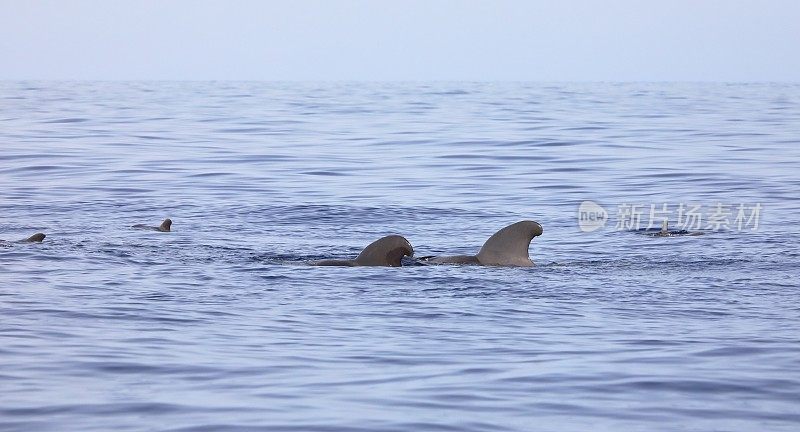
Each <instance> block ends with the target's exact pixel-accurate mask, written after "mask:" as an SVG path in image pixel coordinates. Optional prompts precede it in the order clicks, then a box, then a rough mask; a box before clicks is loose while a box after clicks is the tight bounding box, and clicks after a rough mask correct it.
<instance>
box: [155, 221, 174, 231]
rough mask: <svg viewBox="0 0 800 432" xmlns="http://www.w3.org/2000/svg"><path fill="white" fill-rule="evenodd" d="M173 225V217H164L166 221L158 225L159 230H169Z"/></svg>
mask: <svg viewBox="0 0 800 432" xmlns="http://www.w3.org/2000/svg"><path fill="white" fill-rule="evenodd" d="M171 226H172V219H169V218H168V219H164V222H161V226H159V227H158V230H159V231H169V227H171Z"/></svg>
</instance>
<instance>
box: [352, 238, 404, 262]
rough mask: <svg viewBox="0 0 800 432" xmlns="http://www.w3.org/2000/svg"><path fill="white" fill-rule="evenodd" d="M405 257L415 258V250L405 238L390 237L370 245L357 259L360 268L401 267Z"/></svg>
mask: <svg viewBox="0 0 800 432" xmlns="http://www.w3.org/2000/svg"><path fill="white" fill-rule="evenodd" d="M404 256H409V257H412V256H414V248H413V247H411V243H409V242H408V240H406V239H405V237H403V236H399V235H389V236H386V237H382V238H379V239H378V240H375V241H374V242H372V243H370V244H369V245H368V246H367V247H365V248H364V250H363V251H361V253H360V254H359V255H358V257H356V259H355V264H356V265H359V266H389V267H400V266H401V263H400V262H401V260H402V259H403V257H404Z"/></svg>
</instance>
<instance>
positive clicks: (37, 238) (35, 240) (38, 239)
mask: <svg viewBox="0 0 800 432" xmlns="http://www.w3.org/2000/svg"><path fill="white" fill-rule="evenodd" d="M45 237H47V236H46V235H44V234H43V233H36V234H34V235H32V236H30V237H28V238H26V239H25V240H23V241H24V242H28V243H41V242H42V240H44V238H45Z"/></svg>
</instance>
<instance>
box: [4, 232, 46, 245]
mask: <svg viewBox="0 0 800 432" xmlns="http://www.w3.org/2000/svg"><path fill="white" fill-rule="evenodd" d="M45 237H47V236H46V235H44V234H43V233H36V234H34V235H32V236H30V237H28V238H26V239H22V240H17V241H13V242H11V241H7V240H0V246H11V243H41V242H42V240H44V238H45Z"/></svg>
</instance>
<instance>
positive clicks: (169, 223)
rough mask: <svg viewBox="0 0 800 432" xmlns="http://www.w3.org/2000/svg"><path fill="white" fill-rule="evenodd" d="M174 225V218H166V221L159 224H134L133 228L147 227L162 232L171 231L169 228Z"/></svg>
mask: <svg viewBox="0 0 800 432" xmlns="http://www.w3.org/2000/svg"><path fill="white" fill-rule="evenodd" d="M171 226H172V219H164V222H161V225H159V226H157V227H156V226H149V225H144V224H137V225H133V226H132V227H131V228H138V229H147V230H153V231H161V232H169V228H170V227H171Z"/></svg>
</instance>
